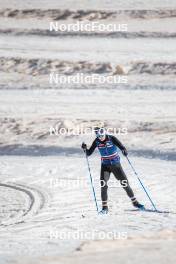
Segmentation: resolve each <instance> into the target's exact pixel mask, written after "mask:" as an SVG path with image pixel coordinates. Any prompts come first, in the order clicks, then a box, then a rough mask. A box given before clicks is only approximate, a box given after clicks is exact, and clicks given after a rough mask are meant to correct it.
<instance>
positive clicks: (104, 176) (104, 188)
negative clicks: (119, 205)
mask: <svg viewBox="0 0 176 264" xmlns="http://www.w3.org/2000/svg"><path fill="white" fill-rule="evenodd" d="M109 178H110V171H109V170H108V168H107V166H105V165H102V166H101V173H100V184H101V200H102V209H108V204H107V202H108V194H107V192H108V184H107V182H108V180H109Z"/></svg>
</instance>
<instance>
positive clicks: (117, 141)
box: [111, 136, 128, 156]
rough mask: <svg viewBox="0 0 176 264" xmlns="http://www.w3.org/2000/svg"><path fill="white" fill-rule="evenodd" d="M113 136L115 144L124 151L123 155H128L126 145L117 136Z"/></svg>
mask: <svg viewBox="0 0 176 264" xmlns="http://www.w3.org/2000/svg"><path fill="white" fill-rule="evenodd" d="M111 138H112V142H113V143H114V145H116V146H117V147H118V148H119V149H120V150H121V151H122V153H123V155H125V156H127V155H128V152H127V149H126V148H125V146H124V145H123V144H122V143H121V142H120V141H119V140H118V139H117V138H116V137H114V136H111Z"/></svg>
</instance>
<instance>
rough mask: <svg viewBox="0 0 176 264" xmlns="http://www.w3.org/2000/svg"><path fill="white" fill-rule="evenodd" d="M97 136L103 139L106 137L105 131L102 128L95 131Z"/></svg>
mask: <svg viewBox="0 0 176 264" xmlns="http://www.w3.org/2000/svg"><path fill="white" fill-rule="evenodd" d="M95 134H96V136H97V137H99V138H103V137H104V136H105V130H104V129H103V128H100V129H99V130H96V131H95Z"/></svg>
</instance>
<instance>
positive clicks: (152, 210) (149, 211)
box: [125, 208, 175, 214]
mask: <svg viewBox="0 0 176 264" xmlns="http://www.w3.org/2000/svg"><path fill="white" fill-rule="evenodd" d="M125 211H127V212H148V213H158V214H175V213H174V212H170V211H162V210H154V209H148V208H143V209H131V210H125Z"/></svg>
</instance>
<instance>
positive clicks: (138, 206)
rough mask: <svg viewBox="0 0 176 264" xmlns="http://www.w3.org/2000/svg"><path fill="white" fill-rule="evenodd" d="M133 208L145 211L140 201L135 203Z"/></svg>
mask: <svg viewBox="0 0 176 264" xmlns="http://www.w3.org/2000/svg"><path fill="white" fill-rule="evenodd" d="M133 206H134V207H136V208H138V209H140V210H145V207H144V205H143V204H140V203H139V202H138V201H134V202H133Z"/></svg>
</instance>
